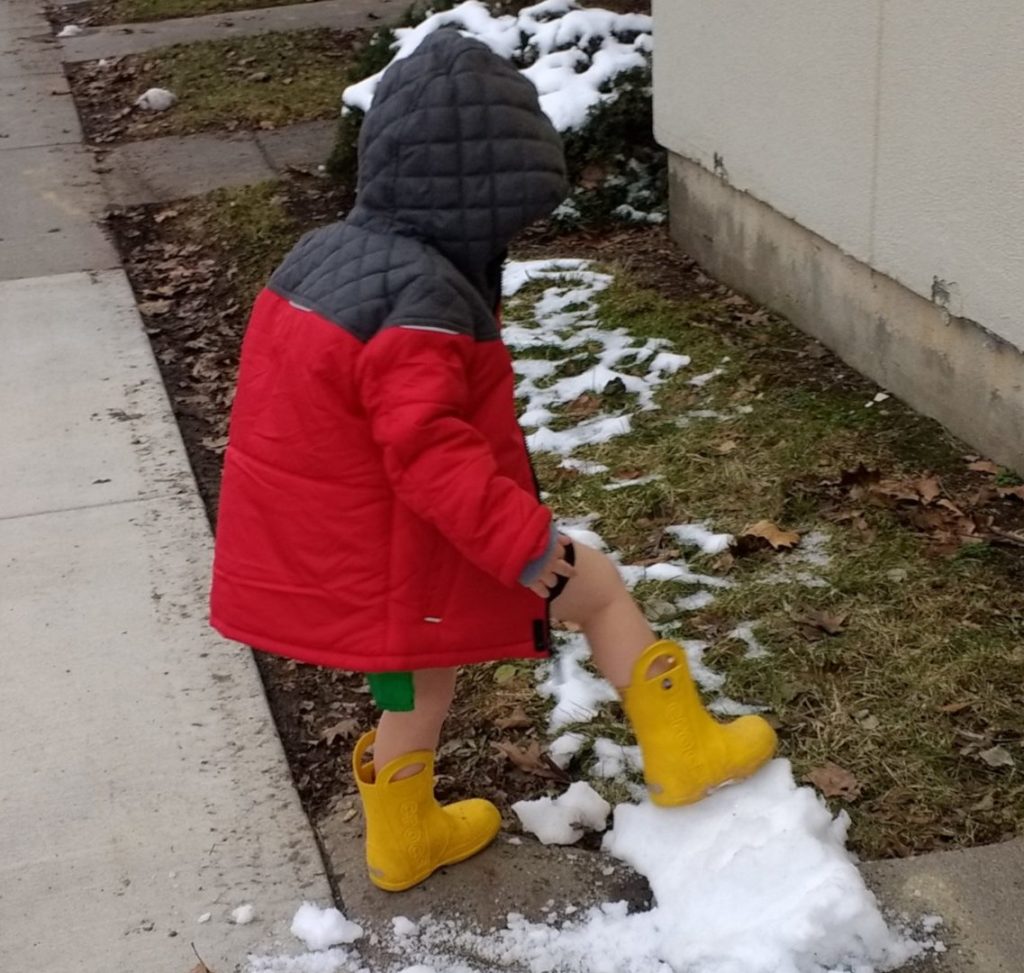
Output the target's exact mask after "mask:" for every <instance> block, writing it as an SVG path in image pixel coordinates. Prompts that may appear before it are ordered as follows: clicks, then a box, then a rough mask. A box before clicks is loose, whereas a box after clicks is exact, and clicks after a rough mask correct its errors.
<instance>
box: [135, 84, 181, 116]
mask: <svg viewBox="0 0 1024 973" xmlns="http://www.w3.org/2000/svg"><path fill="white" fill-rule="evenodd" d="M177 100H178V97H177V95H175V94H174V92H172V91H168V90H167V89H166V88H150V89H149V90H147V91H144V92H143V93H142V94H141V95H139V97H138V98H136V99H135V107H136V108H141V109H142V110H143V111H167V109H168V108H173V107H174V104H175V103H176V102H177Z"/></svg>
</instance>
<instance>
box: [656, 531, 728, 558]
mask: <svg viewBox="0 0 1024 973" xmlns="http://www.w3.org/2000/svg"><path fill="white" fill-rule="evenodd" d="M665 533H666V534H671V535H672V536H673V537H674V538H675V539H676V540H677V541H679V543H680V544H689V545H691V546H693V547H699V548H700V550H701V552H702V553H704V554H721V553H722V552H723V551H727V550H728V549H729V545H730V544H731V543H732V541H733V537H732V534H716V533H714V531H711V530H708V528H707V527H706V526H705V525H704V524H675V525H674V526H672V527H666V528H665Z"/></svg>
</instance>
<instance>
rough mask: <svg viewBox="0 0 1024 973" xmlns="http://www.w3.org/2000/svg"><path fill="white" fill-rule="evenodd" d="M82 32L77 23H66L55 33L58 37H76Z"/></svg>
mask: <svg viewBox="0 0 1024 973" xmlns="http://www.w3.org/2000/svg"><path fill="white" fill-rule="evenodd" d="M81 33H82V28H81V27H79V26H78V24H67V25H66V26H65V27H63V28H61V30H60V31H59V32H58V33H57V37H59V38H62V39H63V38H68V37H78V35H79V34H81Z"/></svg>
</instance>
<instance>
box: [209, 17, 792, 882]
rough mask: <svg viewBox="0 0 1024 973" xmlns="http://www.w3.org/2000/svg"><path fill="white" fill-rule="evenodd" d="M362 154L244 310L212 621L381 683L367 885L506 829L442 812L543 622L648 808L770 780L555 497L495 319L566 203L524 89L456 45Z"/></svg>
mask: <svg viewBox="0 0 1024 973" xmlns="http://www.w3.org/2000/svg"><path fill="white" fill-rule="evenodd" d="M359 151H360V170H359V185H358V195H357V200H356V205H355V206H354V208H353V209H352V211H351V213H350V214H349V215H348V217H347V218H346V219H345V220H344V221H343V222H341V223H337V224H333V225H332V226H329V227H325V228H323V229H320V230H317V231H314V232H313V233H310V234H308V235H307V236H305V237H304V238H303V239H302V240H301V241H300V242H299V243H298V245H297V246H296V247H295V249H294V250H293V251H292V252H291V254H289V256H288V257H287V258H286V259H285V261H284V262H283V264H282V265H281V267H280V268H279V269H278V270H277V272H276V273H275V274H274V275H273V277H272V278H271V280H270V283H269V284H268V286H267V288H266V289H265V290H264V292H263V293H262V294H261V295H260V297H259V299H258V300H257V302H256V306H255V307H254V309H253V314H252V319H251V321H250V325H249V329H248V331H247V333H246V337H245V342H244V344H243V349H242V361H241V367H240V370H239V378H238V388H237V394H236V397H235V403H234V406H233V410H232V419H231V430H230V439H229V445H228V449H227V453H226V456H225V466H224V478H223V484H222V489H221V498H220V511H219V518H218V525H217V542H216V554H215V562H214V576H213V590H212V594H211V621H212V623H213V624H214V626H215V627H216V628H217V629H218V630H219V631H220V632H222V633H223V634H224V635H226V636H228V637H230V638H234V639H237V640H239V641H242V642H245V643H247V644H249V645H253V646H255V647H258V648H260V649H264V650H268V651H273V652H277V653H280V654H283V655H286V656H289V657H291V658H295V659H300V660H302V661H305V662H311V663H314V664H319V665H326V666H334V667H340V668H346V669H352V670H356V671H361V672H366V673H368V674H370V676H369V678H370V685H371V688H372V689H373V691H374V695H375V698H376V699H377V701H378V702H379V703H380V705H381V707H382V709H384V713H383V716H382V717H381V720H380V724H379V726H378V727H377V730H376V731H375V733H368V734H366V735H365V736H364V737H363V738H362V739H361V740H360V742H359V744H358V745H357V747H356V749H355V754H354V768H355V773H356V778H357V781H358V785H359V791H360V794H361V797H362V800H363V805H364V811H365V815H366V837H367V862H368V866H369V870H370V877H371V879H372V880H373V882H374V883H376V884H377V885H378V886H379V887H381V888H383V889H387V890H391V891H398V890H401V889H405V888H409V887H410V886H412V885H415V884H417V883H418V882H420V881H422V880H423V879H425V878H426V877H427V876H428V875H429V874H431V872H433V871H434V870H435V869H437V868H439V867H441V866H442V865H446V864H451V863H453V862H456V861H460V860H462V859H464V858H467V857H469V856H470V855H473V854H475V853H476V852H477V851H479V850H480V849H482V848H483V847H485V846H486V845H487V844H489V843H490V841H491V840H493V838H494V836H495V834H496V833H497V831H498V828H499V825H500V820H499V815H498V811H497V809H496V808H495V807H494V806H493V805H491V804H489V803H488V802H486V801H480V800H471V801H463V802H460V803H457V804H453V805H450V806H448V807H441V806H439V805H438V803H437V802H436V801H435V799H434V795H433V754H434V751H435V749H436V747H437V743H438V738H439V734H440V731H441V725H442V723H443V721H444V718H445V715H446V714H447V712H448V709H449V706H450V705H451V700H452V695H453V692H454V687H455V672H456V669H455V667H456V666H459V665H465V664H469V663H474V662H483V661H487V660H494V659H508V658H524V657H525V658H530V657H533V658H537V657H544V656H546V655H547V654H548V653H549V651H550V618H551V616H553V617H554V618H556V619H558V620H560V621H564V622H572V623H574V624H576V625H578V626H580V628H581V629H582V630H583V632H584V634H585V635H586V637H587V639H588V641H589V643H590V646H591V650H592V654H593V659H594V662H595V664H596V665H597V667H598V668H599V669H600V671H601V672H602V673H603V675H604V676H605V677H606V678H607V679H608V680H609V681H610V682H611V684H612V685H613V686H615V687H616V688H617V689H618V690H619V691H620V693H621V695H622V702H623V706H624V708H625V710H626V713H627V715H628V717H629V719H630V721H631V723H632V725H633V728H634V730H635V732H636V736H637V740H638V742H639V744H640V748H641V751H642V754H643V759H644V773H645V777H646V780H647V784H648V788H649V791H650V794H651V799H652V800H653V801H654V802H655V803H658V804H662V805H677V804H685V803H688V802H691V801H696V800H699V799H700V798H701V797H702V796H703V795H704V794H705V793H707V792H708V791H709V790H710V789H712V788H714V787H716V786H718V785H720V784H722V783H724V782H726V781H728V780H734V779H738V778H741V777H744V776H747V775H749V774H751V773H753V772H754V771H755V770H756V769H757V768H758V767H760V766H761V765H762V764H764V763H765V762H766V761H767V760H769V759H770V757H771V755H772V754H773V752H774V748H775V735H774V733H773V731H772V729H771V727H770V726H769V725H768V724H767V723H766V722H765V721H764V720H762V719H761V718H759V717H744V718H742V719H739V720H737V721H735V722H734V723H731V724H727V725H720V724H718V723H717V722H715V721H714V720H713V719H712V718H711V717H710V715H708V713H707V712H706V711H705V710H704V708H703V706H702V705H701V701H700V697H699V695H698V693H697V691H696V688H695V687H694V684H693V681H692V679H691V678H690V675H689V672H688V669H687V665H686V657H685V654H684V653H683V651H682V649H681V648H680V647H679V646H678V645H675V644H674V643H670V642H659V641H658V640H657V638H656V636H655V634H654V633H653V631H652V630H651V628H650V626H649V625H648V624H647V622H646V620H645V619H644V617H643V615H642V613H641V612H640V610H639V609H638V607H637V606H636V604H635V602H634V601H633V599H632V598H631V597H630V595H629V593H628V592H627V590H626V588H625V587H624V585H623V583H622V581H621V579H620V577H619V574H618V570H617V568H616V567H615V565H614V564H613V563H612V562H611V561H610V560H609V559H608V558H606V557H605V556H604V555H603V554H601V553H599V552H597V551H595V550H592V549H590V548H588V547H584V546H583V545H575V546H574V545H573V544H572V543H570V541H569V540H568V539H567V538H565V537H564V536H561V535H559V534H558V533H557V530H556V528H555V527H554V526H553V523H552V516H551V513H550V511H549V510H548V509H547V508H546V507H545V506H544V505H543V504H542V503H541V501H540V499H539V496H538V492H537V487H536V484H535V482H534V479H533V474H532V471H531V468H530V463H529V457H528V455H527V452H526V446H525V443H524V440H523V436H522V433H521V432H520V430H519V427H518V424H517V421H516V416H515V407H514V379H513V371H512V364H511V359H510V357H509V354H508V351H507V350H506V348H505V346H504V345H503V343H502V341H501V332H500V314H499V304H500V296H501V266H502V262H503V259H504V255H505V253H506V250H507V248H508V245H509V243H510V242H511V240H512V239H513V238H514V236H515V235H516V234H517V233H518V232H519V231H520V230H522V229H523V228H525V227H526V226H527V225H529V224H530V223H531V222H533V221H534V220H536V219H538V218H542V217H545V216H548V215H550V213H551V212H552V210H553V209H554V208H555V207H556V206H557V205H558V203H559V202H560V201H561V200H562V198H564V196H565V194H566V191H567V185H566V178H565V161H564V157H563V151H562V145H561V140H560V138H559V136H558V134H557V132H555V130H554V129H553V127H552V126H551V124H550V122H549V121H548V119H547V118H546V117H545V116H544V114H543V112H542V111H541V110H540V106H539V103H538V98H537V93H536V90H535V89H534V87H533V85H532V84H531V83H530V82H529V81H527V80H526V79H525V78H523V76H522V75H520V74H519V72H518V71H517V70H515V68H514V67H512V66H511V65H510V64H509V63H508V62H506V61H505V60H503V59H502V58H500V57H498V56H497V55H495V54H493V53H491V52H490V51H489V50H488V49H487V48H486V47H485V46H484V45H482V44H480V43H478V42H476V41H472V40H468V39H465V38H462V37H460V36H459V35H458V34H457V33H455V32H454V31H450V30H443V31H439V32H437V33H436V34H434V35H432V36H431V37H429V38H427V39H426V40H425V41H424V42H423V44H422V45H421V46H420V47H419V48H418V49H417V50H416V51H415V52H414V53H413V54H412V55H410V56H409V57H407V58H405V59H403V60H400V61H398V62H396V63H395V64H394V65H393V66H392V67H391V68H389V70H388V71H387V72H386V74H385V76H384V78H383V79H382V81H381V83H380V85H379V87H378V90H377V93H376V95H375V98H374V103H373V107H372V108H371V110H370V111H369V112H368V113H367V116H366V118H365V120H364V123H363V129H362V133H361V137H360V146H359ZM371 748H372V751H373V756H372V758H370V757H369V751H370V750H371Z"/></svg>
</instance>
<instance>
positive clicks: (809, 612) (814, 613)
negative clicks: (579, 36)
mask: <svg viewBox="0 0 1024 973" xmlns="http://www.w3.org/2000/svg"><path fill="white" fill-rule="evenodd" d="M790 617H791V618H792V619H793V621H794V622H796V623H797V624H798V625H801V626H803V627H804V628H806V629H810V633H808V632H805V633H804V634H805V635H808V637H816V636H817V633H818V632H819V631H821V632H824V633H825V634H826V635H841V634H842V633H843V632H844V631H845V630H846V629H845V625H846V619H847V618H848V617H849V616H848V615H847V614H846V613H844V614H842V615H836V614H833V613H832V612H827V611H818V610H817V609H814V608H807V609H804V610H803V611H802V612H794V613H793V614H792V615H791V616H790Z"/></svg>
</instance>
